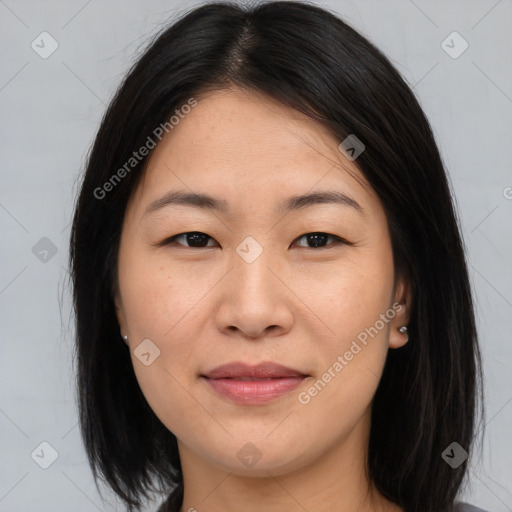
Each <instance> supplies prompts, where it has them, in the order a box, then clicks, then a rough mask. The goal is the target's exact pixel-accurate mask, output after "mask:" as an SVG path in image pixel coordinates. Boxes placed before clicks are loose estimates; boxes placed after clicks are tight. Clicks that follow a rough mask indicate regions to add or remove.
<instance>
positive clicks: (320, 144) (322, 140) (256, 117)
mask: <svg viewBox="0 0 512 512" xmlns="http://www.w3.org/2000/svg"><path fill="white" fill-rule="evenodd" d="M195 99H196V101H197V105H196V106H195V107H194V108H193V109H190V110H189V112H188V113H187V114H182V116H180V119H179V122H178V123H177V124H176V125H174V126H173V128H172V130H171V131H169V133H168V134H166V135H165V136H164V137H163V139H162V141H161V142H160V143H158V144H157V146H156V148H155V149H153V150H152V153H151V154H150V158H149V162H148V165H147V168H146V171H145V174H144V177H143V180H142V182H141V186H139V190H138V191H137V193H136V194H135V203H136V205H137V209H138V214H139V216H141V215H143V213H144V209H145V208H146V207H147V205H148V204H149V203H150V202H152V201H154V200H156V199H158V198H160V197H161V196H162V195H164V194H165V193H166V192H167V191H168V190H176V189H180V190H184V189H185V190H186V189H188V190H189V191H190V192H202V193H208V194H209V195H213V196H216V197H223V198H226V199H227V201H228V202H229V204H231V203H238V204H239V205H240V206H241V203H247V202H250V203H251V205H252V206H255V205H259V206H263V205H264V204H265V203H276V202H278V198H282V197H283V195H286V196H287V197H288V196H290V195H298V194H304V193H306V192H308V191H309V192H313V191H315V190H316V189H323V190H325V189H329V190H338V191H341V192H345V193H346V194H347V195H349V196H351V197H354V196H358V198H359V199H358V201H357V202H359V203H361V201H372V200H375V195H374V194H373V193H372V191H371V189H370V187H369V185H368V184H367V182H366V180H365V178H364V177H363V175H362V173H361V171H360V170H359V168H358V167H357V165H355V163H354V162H351V161H349V160H348V159H347V158H346V157H345V156H344V155H343V154H342V153H341V151H340V150H339V149H338V144H339V142H340V141H338V140H337V139H336V138H335V137H334V136H333V134H332V133H331V132H330V131H328V129H327V128H326V127H324V126H322V125H321V124H319V123H317V122H315V121H314V120H312V119H310V118H308V117H306V116H305V115H303V114H301V113H299V112H297V111H295V110H293V109H290V108H288V107H286V106H284V105H282V104H280V103H279V102H277V101H275V100H273V99H271V98H269V97H267V96H265V95H263V94H261V93H255V92H247V91H241V90H239V89H234V90H227V91H215V92H210V93H208V94H206V95H202V96H196V97H195ZM274 199H275V201H274ZM235 206H236V205H235Z"/></svg>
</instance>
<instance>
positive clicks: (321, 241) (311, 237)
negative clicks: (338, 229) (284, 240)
mask: <svg viewBox="0 0 512 512" xmlns="http://www.w3.org/2000/svg"><path fill="white" fill-rule="evenodd" d="M329 238H332V239H334V240H335V242H334V243H331V244H327V245H325V244H326V242H327V240H328V239H329ZM302 239H305V240H306V243H308V244H311V245H312V247H306V249H315V248H320V249H323V248H325V247H329V246H331V245H338V244H340V243H348V242H346V241H345V240H343V239H342V238H340V237H339V236H336V235H329V234H328V233H306V234H305V235H302V236H300V237H299V238H297V240H302Z"/></svg>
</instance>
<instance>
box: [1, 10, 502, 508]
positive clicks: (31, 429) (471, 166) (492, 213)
mask: <svg viewBox="0 0 512 512" xmlns="http://www.w3.org/2000/svg"><path fill="white" fill-rule="evenodd" d="M198 3H199V2H193V3H192V2H181V1H176V0H174V1H170V0H168V1H163V0H153V1H147V2H143V1H135V0H129V1H128V0H123V1H121V0H116V1H103V2H100V1H99V0H92V1H86V0H75V1H68V2H64V1H46V2H39V1H35V0H31V1H28V0H25V1H24V0H16V1H15V0H5V1H3V0H0V16H1V21H0V40H1V68H0V108H1V135H2V136H1V150H0V161H1V173H2V174H1V180H2V181H1V183H2V186H1V190H0V225H1V229H2V252H1V269H0V308H1V309H0V311H1V313H0V314H1V323H0V325H1V336H2V338H1V362H0V365H1V368H0V370H1V373H0V383H1V386H0V392H1V402H0V432H1V445H0V453H1V459H2V462H1V473H0V511H1V512H22V511H23V512H45V511H48V512H50V511H51V512H69V511H70V510H73V511H74V512H89V511H95V510H101V511H107V510H108V511H110V510H122V507H121V506H120V505H119V504H118V503H117V502H116V500H115V498H114V497H113V496H112V494H111V493H109V492H108V491H106V490H105V492H104V496H105V498H106V501H105V502H102V500H101V498H100V495H99V494H98V492H97V490H96V487H95V485H94V483H93V480H92V476H91V472H90V469H89V467H88V464H87V462H86V457H85V453H84V450H83V446H82V442H81V438H80V434H79V430H78V427H77V414H76V408H75V399H74V381H73V368H72V344H73V326H72V323H71V322H70V310H71V308H70V295H69V289H68V287H67V283H68V281H67V270H66V269H67V258H68V237H69V229H70V220H71V216H72V212H73V204H74V198H75V194H76V191H77V180H78V179H79V177H80V176H81V174H80V171H81V168H82V166H83V164H84V162H85V157H86V154H87V151H88V148H89V146H90V144H91V142H92V140H93V137H94V135H95V133H96V130H97V128H98V125H99V122H100V119H101V117H102V115H103V113H104V110H105V107H106V105H107V104H108V102H109V100H110V98H111V97H112V94H113V93H114V91H115V89H116V87H117V85H118V84H119V82H120V80H121V78H122V77H123V75H124V73H125V72H126V71H127V70H128V68H129V66H130V65H131V64H132V62H133V60H134V58H135V57H136V56H137V55H138V54H139V53H140V51H141V50H142V49H143V48H144V46H145V44H146V41H147V40H148V39H149V37H150V36H151V35H152V34H154V33H155V32H157V31H158V30H160V28H161V27H162V25H163V24H166V23H168V22H170V21H172V20H173V19H174V18H175V17H176V16H177V15H178V14H181V13H183V12H184V11H186V10H187V9H188V8H189V7H191V6H194V5H198ZM318 3H319V4H320V5H325V6H328V7H331V8H334V9H335V10H336V11H337V12H338V13H339V14H340V15H341V16H342V17H343V18H344V19H345V20H346V21H347V22H349V23H350V24H352V25H353V26H354V27H355V28H357V29H359V30H360V31H362V33H363V34H364V35H366V36H367V37H368V38H369V39H370V40H372V41H373V42H374V43H376V44H377V46H379V47H380V48H381V49H382V50H383V51H384V53H386V55H387V56H388V57H390V59H391V60H392V62H393V63H394V64H395V65H396V66H397V68H398V70H399V71H400V72H401V73H402V74H403V76H404V77H405V78H406V80H407V81H408V82H409V83H410V85H411V87H413V88H414V91H415V92H416V94H417V96H418V98H419V99H420V102H421V104H422V106H423V108H424V110H425V112H426V114H427V116H428V117H429V119H430V121H431V124H432V126H433V128H434V131H435V134H436V137H437V141H438V144H439V147H440V149H441V152H442V155H443V158H444V161H445V163H446V166H447V169H448V172H449V177H450V180H451V182H452V185H453V189H454V192H455V196H456V200H457V205H458V208H459V212H460V220H461V224H462V227H463V236H464V239H465V243H466V246H467V251H468V259H469V264H470V267H469V268H470V272H471V280H472V285H473V289H474V294H475V302H476V309H477V311H476V312H477V320H478V329H479V334H480V339H481V343H482V351H483V357H484V371H485V384H486V403H485V404H486V409H487V414H486V419H485V422H486V430H485V437H484V438H483V445H482V448H483V457H482V458H479V456H478V453H476V452H475V453H470V462H471V473H470V479H469V484H470V485H469V486H468V487H466V488H465V490H464V493H463V494H462V496H461V498H462V499H463V500H465V501H469V502H471V503H473V504H475V505H478V506H479V507H482V508H484V509H487V510H489V511H492V512H505V511H512V462H511V461H512V438H511V435H510V434H511V432H512V403H511V402H512V377H511V376H512V343H511V335H510V331H511V327H512V323H511V317H512V286H511V284H512V274H511V270H510V261H511V255H512V242H511V234H512V230H511V219H512V172H511V162H512V149H511V146H512V144H511V141H512V124H511V121H510V120H511V119H512V116H511V114H512V72H511V63H510V52H511V46H512V44H511V43H512V39H511V29H510V27H511V24H512V2H511V0H499V1H497V0H479V1H467V0H466V1H462V0H458V1H426V0H423V1H420V0H415V1H412V0H394V1H370V0H360V1H343V0H332V1H327V2H318ZM454 31H456V32H458V33H459V34H460V36H461V37H462V38H463V39H461V38H460V37H459V36H457V35H455V36H453V35H451V36H450V37H449V38H448V39H447V40H446V38H447V37H448V36H449V35H450V34H452V32H454ZM42 32H48V33H49V34H50V35H51V37H52V38H53V39H54V40H55V41H56V42H57V44H58V48H57V50H56V51H55V52H54V53H53V54H51V55H50V56H49V57H48V58H46V59H44V58H42V57H41V56H40V54H39V53H37V52H36V51H35V50H34V49H33V48H32V47H31V44H32V42H33V41H35V44H37V43H38V41H39V47H41V46H42V44H41V43H40V40H41V38H42V37H44V38H46V39H45V43H44V47H45V51H48V49H51V46H50V45H51V41H50V39H48V36H40V34H41V33H42ZM444 40H446V42H445V43H442V42H443V41H444ZM464 41H466V42H467V44H468V45H469V46H468V48H467V49H466V51H464V52H463V53H462V54H461V55H459V56H457V58H453V57H454V56H456V54H458V53H459V52H460V50H462V49H463V48H464V45H465V43H464ZM450 47H451V48H450ZM445 49H446V50H448V51H449V52H451V53H452V56H450V55H449V54H448V53H447V52H446V51H445ZM39 51H40V52H41V51H43V49H42V48H40V49H39ZM404 144H407V141H404ZM43 238H47V239H49V240H43V241H41V239H43ZM34 247H35V248H34ZM49 247H50V248H51V247H53V250H54V251H57V252H56V253H55V254H52V252H51V250H50V252H48V253H43V252H42V251H44V250H47V249H48V248H49ZM41 248H42V249H41ZM45 248H46V249H45ZM42 442H47V443H49V444H50V445H51V446H52V447H53V449H54V450H55V452H56V455H57V458H56V460H55V461H54V462H53V463H52V464H51V465H50V466H49V467H48V468H47V469H43V468H42V467H40V464H44V463H45V462H46V463H49V462H51V458H50V457H51V453H52V452H51V449H50V448H48V447H47V446H46V445H43V446H42V447H41V446H40V443H42ZM34 450H35V451H34ZM41 450H42V451H41ZM43 453H44V456H43V455H42V454H43ZM31 454H33V455H31ZM38 454H39V457H38V456H37V455H38ZM36 461H37V462H38V463H36ZM154 509H155V505H153V506H152V507H150V508H148V510H154Z"/></svg>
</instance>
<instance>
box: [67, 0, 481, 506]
mask: <svg viewBox="0 0 512 512" xmlns="http://www.w3.org/2000/svg"><path fill="white" fill-rule="evenodd" d="M230 87H238V88H242V89H245V90H249V91H250V90H255V91H259V92H263V93H266V94H267V95H268V96H270V97H272V98H274V99H277V100H278V101H280V102H281V103H282V104H284V105H287V106H289V107H291V108H293V109H295V110H297V111H300V112H302V113H304V114H306V115H308V116H310V117H311V118H313V119H315V120H316V121H318V122H319V123H321V124H322V125H324V126H325V127H327V128H328V129H330V130H331V132H332V133H333V134H334V135H335V136H336V137H337V138H338V139H339V140H340V142H341V141H342V140H344V139H345V138H346V137H347V136H348V135H349V134H356V136H357V138H358V139H360V140H361V141H362V142H363V143H364V144H365V146H366V150H365V151H364V152H363V153H362V154H361V155H360V156H359V157H358V159H357V165H358V166H359V168H360V169H361V172H362V173H363V174H364V176H365V178H366V179H367V180H368V182H369V183H370V185H371V187H372V188H373V189H374V190H375V191H376V193H377V194H378V196H379V198H380V200H381V202H382V204H383V206H384V209H385V212H386V215H387V219H388V223H389V228H390V234H391V241H392V247H393V255H394V262H395V272H396V274H397V275H402V276H406V277H407V279H408V282H409V284H410V286H411V289H412V290H413V297H414V299H413V305H412V308H411V314H410V322H409V336H410V341H409V343H407V344H406V345H405V346H404V347H403V348H401V349H399V350H390V351H389V355H388V357H387V360H386V365H385V368H384V373H383V376H382V379H381V381H380V384H379V387H378V389H377V392H376V394H375V397H374V400H373V408H372V424H371V432H370V444H369V452H368V461H367V462H368V476H369V477H370V478H371V480H372V481H373V482H374V484H375V485H376V487H377V488H378V490H379V491H380V492H381V493H382V494H383V495H384V496H385V497H387V498H388V499H389V500H391V501H393V502H395V503H397V504H399V505H400V506H401V507H403V508H404V509H405V511H406V512H432V511H434V510H436V511H437V510H441V509H444V508H446V507H448V506H450V505H451V503H452V502H453V500H454V498H455V497H456V494H457V492H458V490H459V488H460V486H461V483H462V481H463V478H464V476H465V473H466V469H467V461H465V462H464V463H462V464H461V465H460V466H458V467H457V468H455V469H454V468H452V467H451V466H450V465H448V464H447V463H446V462H445V461H444V460H443V458H442V457H441V454H442V452H443V450H445V449H446V448H447V447H448V446H449V445H450V444H451V443H452V442H454V441H455V442H457V443H458V444H459V445H460V446H461V447H463V448H464V449H465V450H466V451H468V452H471V449H472V445H473V444H474V437H475V434H474V432H475V423H476V413H477V410H478V407H477V405H478V403H480V402H481V400H480V401H479V400H478V398H481V393H482V391H481V380H482V373H481V361H480V353H479V348H478V340H477V334H476V328H475V318H474V310H473V303H472V296H471V290H470V284H469V279H468V272H467V264H466V260H465V255H464V247H463V244H462V239H461V234H460V230H459V225H458V219H457V216H456V212H455V210H454V206H453V202H452V201H453V200H452V194H451V190H450V186H449V182H448V180H447V176H446V172H445V169H444V166H443V163H442V160H441V156H440V154H439V151H438V148H437V146H436V142H435V139H434V136H433V134H432V130H431V127H430V125H429V122H428V120H427V119H426V117H425V115H424V113H423V111H422V109H421V107H420V105H419V103H418V101H417V99H416V98H415V96H414V94H413V93H412V91H411V89H410V87H409V86H408V85H407V84H406V82H405V81H404V80H403V79H402V78H401V76H400V75H399V73H398V72H397V71H396V69H395V68H394V67H393V65H392V64H391V63H390V61H389V60H388V59H387V58H386V57H385V56H384V55H383V54H382V53H381V52H380V51H379V50H378V49H377V48H376V47H375V46H373V44H372V43H370V42H369V41H368V40H367V39H366V38H364V37H363V36H362V35H360V34H359V33H358V32H356V31H355V30H354V29H353V28H351V27H350V26H348V25H347V24H346V23H344V22H343V21H342V20H341V19H340V18H339V17H337V16H336V15H335V14H333V13H331V12H329V11H328V10H326V9H324V8H320V7H318V6H315V5H311V4H309V3H304V2H293V1H292V2H290V1H287V2H280V1H278V2H264V3H261V4H256V5H254V6H251V7H248V6H245V7H243V6H240V5H237V4H234V3H209V4H206V5H202V6H200V7H198V8H195V9H193V10H191V11H190V12H188V13H187V14H186V15H183V16H182V17H181V18H180V19H179V20H178V21H176V22H175V23H173V24H172V25H171V26H170V27H168V28H166V29H165V30H164V31H162V32H161V33H160V34H159V35H157V36H156V37H155V38H154V40H153V41H152V42H151V44H150V45H149V47H148V48H147V50H146V51H145V52H144V53H143V55H142V56H141V57H140V58H139V59H138V61H137V62H136V63H135V64H134V66H133V67H132V68H131V69H130V71H129V72H128V74H127V76H126V78H125V79H124V81H123V83H122V84H121V86H120V87H119V89H118V91H117V93H116V94H115V97H114V98H113V100H112V101H111V103H110V105H109V107H108V109H107V111H106V113H105V116H104V118H103V120H102V122H101V126H100V128H99V131H98V133H97V136H96V139H95V141H94V144H93V146H92V150H91V152H90V154H89V157H88V162H87V166H86V170H85V175H84V178H83V182H82V187H81V190H80V193H79V197H78V199H77V204H76V210H75V214H74V219H73V226H72V233H71V240H70V269H71V277H72V284H73V300H74V312H75V317H76V358H77V396H78V403H79V415H80V427H81V432H82V436H83V439H84V444H85V448H86V451H87V455H88V457H89V461H90V464H91V468H92V470H93V474H94V477H95V479H96V481H98V478H99V477H102V479H104V480H105V481H106V482H107V484H108V485H109V486H110V487H111V488H112V489H113V490H114V491H115V493H116V494H117V495H119V497H120V498H121V499H122V500H123V501H124V502H125V503H126V505H127V507H128V510H129V511H132V510H135V509H137V508H139V507H140V506H141V505H142V500H143V499H148V498H149V496H150V493H152V492H154V491H158V492H166V493H168V492H169V491H173V492H171V495H170V497H169V499H168V501H167V507H168V508H167V509H166V510H179V507H180V506H181V503H182V499H183V476H182V472H181V465H180V459H179V453H178V449H177V442H176V437H175V436H174V435H173V433H172V432H170V431H169V430H168V429H167V428H166V427H165V426H164V425H163V424H162V423H161V422H160V420H159V419H158V418H157V417H156V415H155V414H154V412H153V411H152V410H151V408H150V407H149V405H148V403H147V402H146V400H145V398H144V396H143V394H142V392H141V390H140V388H139V385H138V383H137V380H136V377H135V374H134V371H133V368H132V364H131V360H130V355H129V352H128V350H127V348H126V346H125V344H124V343H123V342H122V340H121V338H120V334H119V325H118V323H117V319H116V315H115V309H114V300H113V295H114V292H115V290H116V287H117V254H118V249H119V240H120V233H121V228H122V224H123V218H124V212H125V209H126V205H127V202H128V199H129V198H130V196H131V194H132V193H133V191H134V190H135V188H136V187H137V184H138V183H139V180H140V179H141V177H142V175H143V172H144V169H145V166H146V163H147V157H144V158H143V159H141V161H140V163H138V164H137V165H136V166H134V167H133V169H130V170H129V172H125V173H124V174H123V179H122V180H117V181H115V182H114V181H113V179H112V177H113V175H114V174H116V173H117V176H119V175H120V174H119V173H118V170H119V169H121V168H123V165H124V166H125V167H124V168H125V170H126V162H127V161H129V159H130V157H132V153H133V152H134V151H135V150H137V149H138V148H140V147H142V146H144V145H145V144H146V143H147V140H148V137H152V138H154V130H155V128H156V127H158V126H159V125H161V124H164V123H166V122H167V121H168V119H169V116H170V115H172V113H173V112H174V111H175V110H176V109H177V108H179V107H180V106H181V105H183V104H186V103H187V101H189V99H190V98H191V97H196V98H197V97H199V95H200V94H202V93H205V92H208V91H213V90H221V89H227V88H230ZM109 180H110V181H109ZM107 182H108V183H110V184H111V185H110V186H108V187H105V184H106V183H107ZM100 189H101V190H103V191H105V190H107V189H108V193H104V192H101V194H100V193H99V192H98V191H99V190H100ZM99 196H101V197H99ZM479 391H480V394H479ZM173 488H174V490H173Z"/></svg>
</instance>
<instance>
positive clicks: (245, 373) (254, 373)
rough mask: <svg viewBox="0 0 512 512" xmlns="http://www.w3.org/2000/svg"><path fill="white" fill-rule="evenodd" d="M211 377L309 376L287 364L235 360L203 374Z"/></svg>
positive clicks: (262, 377)
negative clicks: (247, 362) (251, 362)
mask: <svg viewBox="0 0 512 512" xmlns="http://www.w3.org/2000/svg"><path fill="white" fill-rule="evenodd" d="M202 376H203V377H208V378H209V379H233V378H237V377H254V378H261V379H264V378H269V377H270V378H271V377H274V378H279V377H307V375H305V374H304V373H302V372H300V371H298V370H294V369H293V368H288V367H286V366H283V365H280V364H277V363H272V362H266V361H265V362H263V363H260V364H257V365H249V364H246V363H242V362H238V361H237V362H233V363H228V364H223V365H221V366H217V368H214V369H213V370H210V371H208V372H207V373H204V374H203V375H202Z"/></svg>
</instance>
